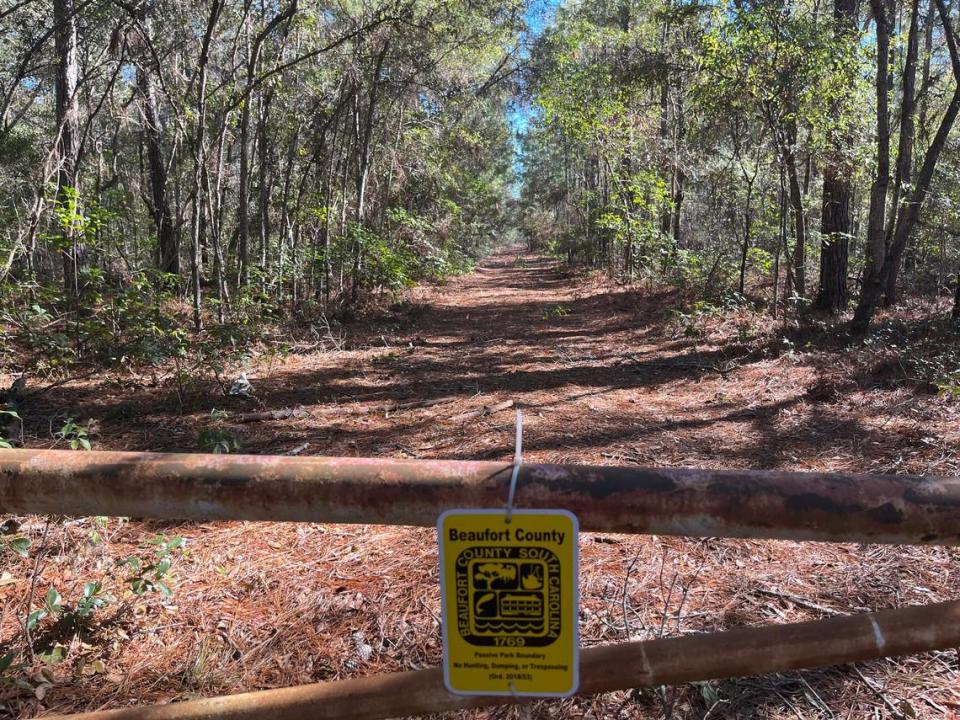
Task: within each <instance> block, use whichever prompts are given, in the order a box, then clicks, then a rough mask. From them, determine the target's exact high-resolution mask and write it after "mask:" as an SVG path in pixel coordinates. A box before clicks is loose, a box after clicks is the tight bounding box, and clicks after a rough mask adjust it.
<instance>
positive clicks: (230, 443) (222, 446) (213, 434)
mask: <svg viewBox="0 0 960 720" xmlns="http://www.w3.org/2000/svg"><path fill="white" fill-rule="evenodd" d="M197 446H198V447H199V448H200V449H201V450H205V451H206V452H212V453H215V454H217V455H226V454H229V453H232V452H236V451H237V450H239V449H240V441H239V440H237V438H236V437H235V436H234V435H233V434H232V433H231V432H230V431H228V430H226V429H224V428H220V427H207V428H203V429H202V430H200V432H198V433H197Z"/></svg>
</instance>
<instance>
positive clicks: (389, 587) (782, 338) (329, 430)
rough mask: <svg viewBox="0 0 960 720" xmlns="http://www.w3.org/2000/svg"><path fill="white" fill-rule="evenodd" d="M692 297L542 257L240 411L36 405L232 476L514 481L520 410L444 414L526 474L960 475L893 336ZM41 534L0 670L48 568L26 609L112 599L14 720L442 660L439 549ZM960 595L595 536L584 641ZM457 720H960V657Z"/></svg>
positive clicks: (191, 532)
mask: <svg viewBox="0 0 960 720" xmlns="http://www.w3.org/2000/svg"><path fill="white" fill-rule="evenodd" d="M682 301H683V298H682V297H681V296H680V295H679V294H678V293H677V292H676V291H667V290H662V289H649V288H639V287H630V288H626V287H625V288H618V289H613V290H611V289H609V287H606V286H605V285H604V284H603V283H602V282H601V281H600V280H599V279H596V278H593V279H591V278H589V277H578V276H570V275H567V274H565V273H564V272H563V271H562V269H561V268H560V267H558V266H557V265H556V264H555V263H553V262H552V261H550V260H548V259H545V258H542V257H537V256H532V255H519V256H518V255H517V254H516V253H515V252H514V253H501V254H498V255H496V256H493V257H492V258H489V259H488V260H487V261H485V262H484V263H483V264H482V265H481V266H480V267H479V268H478V269H477V270H476V272H474V273H472V274H470V275H467V276H464V277H460V278H455V279H453V280H451V281H450V282H449V283H447V284H444V285H442V286H435V287H421V288H415V289H413V290H411V291H409V292H408V293H407V295H406V297H405V299H404V300H403V302H401V303H398V304H397V305H395V306H394V307H393V308H392V309H391V310H390V311H389V312H387V313H385V314H383V315H381V316H379V317H377V318H374V319H372V320H369V321H365V322H363V323H360V324H358V325H357V326H352V325H350V326H346V328H345V329H344V333H345V335H344V338H343V343H342V346H341V348H340V349H330V348H329V347H327V348H326V349H321V348H319V347H313V348H311V347H301V348H297V347H294V348H293V349H294V352H292V353H290V354H278V353H269V354H263V355H261V356H258V357H257V358H254V359H253V361H252V365H251V367H250V368H249V370H248V377H249V380H250V382H251V384H252V386H253V394H254V399H252V400H239V399H235V398H230V399H228V398H226V397H224V395H223V393H222V391H220V389H219V387H215V386H213V385H211V386H210V387H208V388H206V389H205V390H204V389H203V388H201V389H199V390H197V389H196V388H194V390H193V391H192V392H191V394H189V396H188V397H186V398H184V395H183V394H182V393H181V394H180V395H179V396H178V395H177V394H176V393H174V392H173V391H172V390H171V386H170V383H169V382H164V381H163V379H162V378H159V379H158V378H156V377H147V376H144V377H132V376H129V375H128V376H123V377H114V376H110V375H108V374H103V375H100V376H95V377H88V378H86V379H84V380H81V381H77V382H75V383H69V384H64V385H61V386H59V387H56V388H53V389H51V390H50V391H49V392H46V393H44V394H43V395H42V397H41V398H40V399H38V403H42V404H41V405H39V406H37V407H32V408H29V410H30V412H31V417H38V418H51V417H54V416H56V415H57V413H61V414H62V416H63V417H66V416H67V415H70V416H72V417H75V418H77V419H78V420H84V421H85V420H87V419H88V418H89V419H93V420H94V421H95V423H94V426H93V427H94V428H96V430H95V432H92V435H91V439H92V442H93V444H94V448H95V449H116V450H153V451H170V450H180V451H192V450H197V436H198V431H199V430H200V429H202V428H208V427H211V426H215V427H216V428H218V429H219V430H222V431H223V432H225V433H229V435H230V436H231V437H232V438H234V439H235V440H236V441H237V442H238V443H239V446H240V451H241V452H245V453H257V454H265V453H277V454H279V453H288V452H292V451H295V452H299V453H300V454H304V455H309V454H316V455H350V456H368V457H395V458H453V459H502V460H509V459H510V458H511V457H512V453H513V431H514V409H513V408H511V409H507V410H503V411H501V412H496V413H493V414H489V415H485V416H480V417H473V418H469V419H466V420H456V419H454V416H455V415H457V414H460V413H463V412H466V411H469V410H472V409H480V408H482V407H484V406H490V405H493V404H496V403H503V402H505V401H507V400H512V401H513V402H514V403H515V408H520V409H522V410H523V412H524V459H525V460H527V461H531V462H553V463H590V464H617V465H623V464H641V465H664V466H686V467H701V468H720V467H725V468H779V469H790V470H835V471H845V472H866V471H883V472H913V473H934V474H942V475H956V474H958V472H960V422H958V420H960V403H957V402H956V401H955V400H954V401H951V400H950V399H947V398H943V397H938V396H937V395H936V394H934V393H931V392H930V388H929V387H927V386H925V385H924V383H917V382H914V381H908V380H907V374H906V373H905V372H901V371H902V370H903V364H902V358H900V357H899V356H898V354H897V351H896V344H895V343H893V342H892V341H891V340H890V339H889V338H887V339H886V340H883V339H882V338H883V337H884V336H882V335H881V336H878V337H879V338H881V340H878V341H877V342H879V343H880V344H881V345H883V346H882V347H873V348H871V347H869V346H863V345H859V346H857V347H856V348H853V349H851V348H850V347H847V346H845V345H844V344H843V343H842V342H840V341H838V340H837V338H836V337H834V335H833V334H832V333H830V332H829V330H828V329H822V330H817V328H815V327H814V328H813V329H812V330H811V329H809V328H807V329H805V330H800V329H797V328H794V327H787V326H783V325H780V324H779V323H778V321H773V320H771V319H769V318H766V319H763V318H761V317H760V316H758V315H757V314H756V313H747V312H741V311H731V312H728V313H718V314H704V313H700V314H696V315H694V314H691V313H687V314H678V313H675V312H671V310H672V309H674V308H676V307H677V306H678V305H679V304H681V303H682ZM891 345H893V348H891V347H890V346H891ZM298 350H299V351H298ZM898 368H899V369H898ZM0 380H6V379H5V378H0ZM6 384H7V385H8V384H9V382H6ZM448 397H454V398H455V399H454V400H452V401H449V402H444V403H440V404H437V405H433V406H431V407H412V408H407V409H396V410H394V411H392V412H384V411H383V409H382V408H383V407H384V406H386V405H389V404H391V403H403V402H408V401H423V400H434V399H441V398H448ZM298 406H299V407H301V408H302V411H301V412H300V413H299V416H297V417H291V418H287V419H282V420H267V421H263V422H255V423H239V422H237V415H238V414H239V413H243V412H254V411H259V410H277V409H283V408H293V407H298ZM214 409H218V410H225V411H226V413H227V415H226V416H224V415H223V413H215V414H214V416H211V411H213V410H214ZM42 424H43V427H42V428H41V427H40V426H39V425H38V426H37V427H33V428H31V427H30V422H29V419H28V422H27V426H28V427H27V430H28V445H30V446H36V447H50V446H54V445H55V444H56V443H55V441H53V440H50V439H47V440H41V439H39V438H40V437H41V435H43V434H44V433H47V431H48V430H47V426H48V425H50V426H53V425H54V423H53V422H52V421H51V420H44V421H43V423H42ZM41 430H42V431H43V432H41ZM46 437H47V438H49V434H46ZM29 438H32V439H29ZM304 443H308V445H306V447H304ZM56 446H59V447H63V442H62V441H61V442H60V443H59V444H58V445H56ZM45 523H46V520H45V519H44V518H26V519H24V522H23V525H22V526H21V528H20V532H21V534H26V535H28V536H29V537H30V538H31V540H32V541H33V546H32V548H33V549H35V548H40V547H43V548H44V552H40V553H39V559H37V557H36V556H37V554H36V553H33V552H32V557H31V558H30V559H29V560H19V559H16V557H15V556H14V555H13V553H6V554H4V555H3V556H2V557H0V563H2V565H0V570H2V575H0V604H2V606H3V607H2V610H0V655H2V654H3V652H2V650H3V647H4V646H6V647H7V648H10V647H15V646H16V644H17V643H19V642H20V638H21V633H22V630H21V627H20V625H19V622H20V619H22V617H23V616H25V615H26V612H27V609H26V607H25V605H26V598H27V595H28V591H29V589H30V586H31V574H32V573H33V572H34V570H36V575H35V578H34V580H35V584H34V587H35V592H36V598H40V597H42V595H43V593H45V592H46V590H47V588H48V587H50V586H56V587H57V589H58V590H59V591H60V592H61V593H62V595H63V596H64V598H66V599H67V600H68V601H70V600H75V599H76V598H77V597H78V596H79V594H80V592H81V590H82V587H83V583H84V582H86V581H95V580H102V581H103V582H104V588H105V590H106V591H109V592H110V593H112V594H113V595H114V596H115V597H116V598H118V601H117V602H116V603H113V604H111V605H110V606H108V607H106V608H104V609H101V610H100V611H98V612H100V613H102V614H103V617H105V618H108V619H107V620H106V621H104V622H101V623H98V624H97V625H96V626H95V629H94V630H93V632H91V633H90V634H88V635H85V636H84V637H82V638H73V639H69V638H65V639H63V640H62V642H63V643H64V645H65V651H66V652H67V659H66V660H64V661H62V662H60V663H56V664H51V665H50V666H49V667H48V668H46V669H44V670H43V671H42V672H41V671H40V668H41V665H40V662H39V661H37V663H35V664H34V665H33V666H31V667H30V668H29V669H28V670H27V671H26V673H27V674H26V676H25V677H27V678H28V679H29V682H30V684H31V685H33V686H34V688H36V690H35V692H34V693H33V694H32V695H31V694H29V693H27V692H26V691H25V690H23V689H22V688H20V689H18V688H16V687H14V686H13V685H12V684H7V685H6V686H2V685H0V693H2V695H0V698H2V699H3V700H4V702H5V703H6V710H5V711H3V710H0V714H2V713H3V712H7V713H9V714H11V715H12V716H20V717H34V716H41V715H45V714H49V713H53V712H68V711H78V710H82V709H95V708H106V707H121V706H125V705H128V704H131V703H135V702H136V703H158V702H173V701H178V700H184V699H189V698H195V697H201V696H212V695H217V694H225V693H232V692H237V691H241V690H253V689H262V688H273V687H280V686H286V685H294V684H299V683H308V682H314V681H319V680H328V679H337V678H344V677H355V676H362V675H372V674H375V673H380V672H387V671H394V670H400V669H411V668H422V667H429V666H434V665H437V664H438V663H439V659H440V641H439V624H438V619H439V592H438V587H437V571H436V550H435V538H434V531H432V530H430V529H422V528H394V527H377V526H370V527H359V526H344V525H308V524H280V523H240V522H230V523H203V524H201V523H170V522H164V523H160V522H143V521H129V520H116V519H110V520H108V521H106V522H105V523H103V522H100V523H98V522H96V521H95V520H94V519H79V520H74V521H70V522H67V523H58V524H55V525H54V526H53V527H52V528H51V529H50V530H49V532H48V533H47V534H46V539H45V540H44V539H43V537H44V528H45ZM158 534H162V535H164V536H166V537H168V538H169V537H173V536H182V537H184V538H185V539H186V550H185V551H184V552H182V553H180V552H179V551H175V552H174V562H173V569H172V580H171V585H172V587H173V595H172V597H170V598H162V597H161V596H159V595H156V594H153V595H146V596H143V597H139V598H137V597H132V596H131V595H130V593H129V591H128V590H126V589H125V585H124V582H123V579H124V576H125V573H124V571H123V570H122V569H118V568H119V567H120V566H121V565H122V564H123V561H124V560H125V559H126V558H127V557H129V556H130V555H131V554H137V553H139V554H141V555H143V554H144V553H145V552H148V551H149V546H147V545H145V544H144V543H145V541H146V540H147V539H149V538H151V537H154V536H156V535H158ZM958 584H960V551H957V550H952V549H946V548H916V547H892V546H879V545H869V546H868V545H853V544H822V543H805V544H801V543H794V542H784V541H746V540H744V541H735V540H719V539H705V540H694V539H683V538H673V537H659V536H652V537H648V536H642V537H634V536H624V535H600V534H594V533H585V534H583V536H582V538H581V638H582V642H583V644H584V645H588V646H589V645H594V644H598V643H605V642H616V641H623V640H625V639H627V638H628V637H629V638H631V639H637V638H649V637H655V636H659V635H676V634H683V633H691V632H703V631H710V630H721V629H726V628H731V627H736V626H742V625H752V624H766V623H783V622H790V621H798V620H805V619H815V618H820V617H825V616H828V615H833V614H839V613H846V612H848V611H861V610H867V609H880V608H886V607H893V606H898V605H905V604H920V603H928V602H935V601H941V600H947V599H951V598H952V597H955V596H956V587H957V586H958ZM36 598H35V599H34V603H33V607H36V606H37V605H38V604H39V602H40V600H39V599H36ZM463 716H464V717H487V716H492V717H511V718H513V717H516V718H520V717H558V718H560V717H564V718H566V717H590V718H662V717H675V718H706V717H708V716H709V717H710V718H714V719H715V718H754V717H756V718H771V719H772V718H868V717H891V718H901V717H919V718H951V717H952V718H958V717H960V657H958V652H957V651H949V652H940V653H931V654H926V655H919V656H914V657H909V658H904V659H898V660H889V661H883V662H872V663H866V664H862V665H858V666H856V667H853V666H845V667H834V668H828V669H824V670H818V671H813V672H802V673H787V674H779V675H772V676H764V677H755V678H744V679H738V680H730V681H722V682H714V683H704V684H699V685H697V686H687V687H681V688H675V689H669V688H668V689H662V690H660V691H656V692H654V691H644V692H633V693H609V694H605V695H600V696H596V697H592V698H585V699H584V698H575V699H569V700H564V701H559V702H550V703H536V704H533V705H526V706H522V707H515V708H506V709H498V710H488V711H476V712H472V713H464V714H463Z"/></svg>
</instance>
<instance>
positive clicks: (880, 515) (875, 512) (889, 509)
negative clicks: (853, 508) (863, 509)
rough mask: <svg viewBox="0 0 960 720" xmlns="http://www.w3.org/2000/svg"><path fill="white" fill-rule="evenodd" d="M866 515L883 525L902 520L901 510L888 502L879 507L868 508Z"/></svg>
mask: <svg viewBox="0 0 960 720" xmlns="http://www.w3.org/2000/svg"><path fill="white" fill-rule="evenodd" d="M867 515H869V516H870V517H871V518H873V519H874V520H876V521H877V522H879V523H884V524H895V523H898V522H900V521H902V520H903V510H901V509H900V508H898V507H897V506H896V505H894V504H893V503H889V502H888V503H884V504H883V505H880V506H879V507H875V508H870V509H869V510H867Z"/></svg>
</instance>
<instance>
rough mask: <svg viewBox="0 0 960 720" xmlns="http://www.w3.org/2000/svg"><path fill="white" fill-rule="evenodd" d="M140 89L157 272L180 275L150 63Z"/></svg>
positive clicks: (140, 71)
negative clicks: (155, 236)
mask: <svg viewBox="0 0 960 720" xmlns="http://www.w3.org/2000/svg"><path fill="white" fill-rule="evenodd" d="M144 12H145V11H144ZM141 23H142V24H143V30H144V32H145V33H147V34H149V33H150V30H151V22H150V18H149V17H141ZM137 87H138V89H139V91H140V100H141V103H142V106H143V142H144V145H146V148H147V170H148V177H149V178H150V195H151V207H150V214H151V215H152V216H153V223H154V225H155V226H156V228H157V269H158V270H159V271H160V272H162V273H174V274H177V275H179V274H180V238H179V237H178V235H177V229H176V227H174V222H173V214H172V213H171V211H170V201H169V199H168V197H167V167H166V165H165V164H164V161H163V126H162V123H161V121H160V111H159V106H158V103H157V92H156V86H155V83H154V79H153V75H152V74H151V72H150V68H148V67H147V64H146V63H143V62H141V63H138V64H137Z"/></svg>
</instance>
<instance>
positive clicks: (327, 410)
mask: <svg viewBox="0 0 960 720" xmlns="http://www.w3.org/2000/svg"><path fill="white" fill-rule="evenodd" d="M455 400H459V398H457V397H442V398H434V399H433V400H412V401H410V402H402V403H387V404H386V405H372V406H369V407H345V406H342V405H336V406H334V407H322V408H318V409H316V410H307V409H306V408H305V407H303V406H300V405H298V406H297V407H294V408H283V409H281V410H265V411H262V412H251V413H241V414H240V415H236V416H234V417H233V420H235V421H236V422H241V423H250V422H262V421H264V420H286V419H287V418H292V417H293V418H302V417H316V416H318V415H370V414H373V413H381V412H382V413H386V414H389V413H392V412H396V411H398V410H412V409H414V408H425V407H433V406H434V405H442V404H444V403H449V402H454V401H455Z"/></svg>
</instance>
